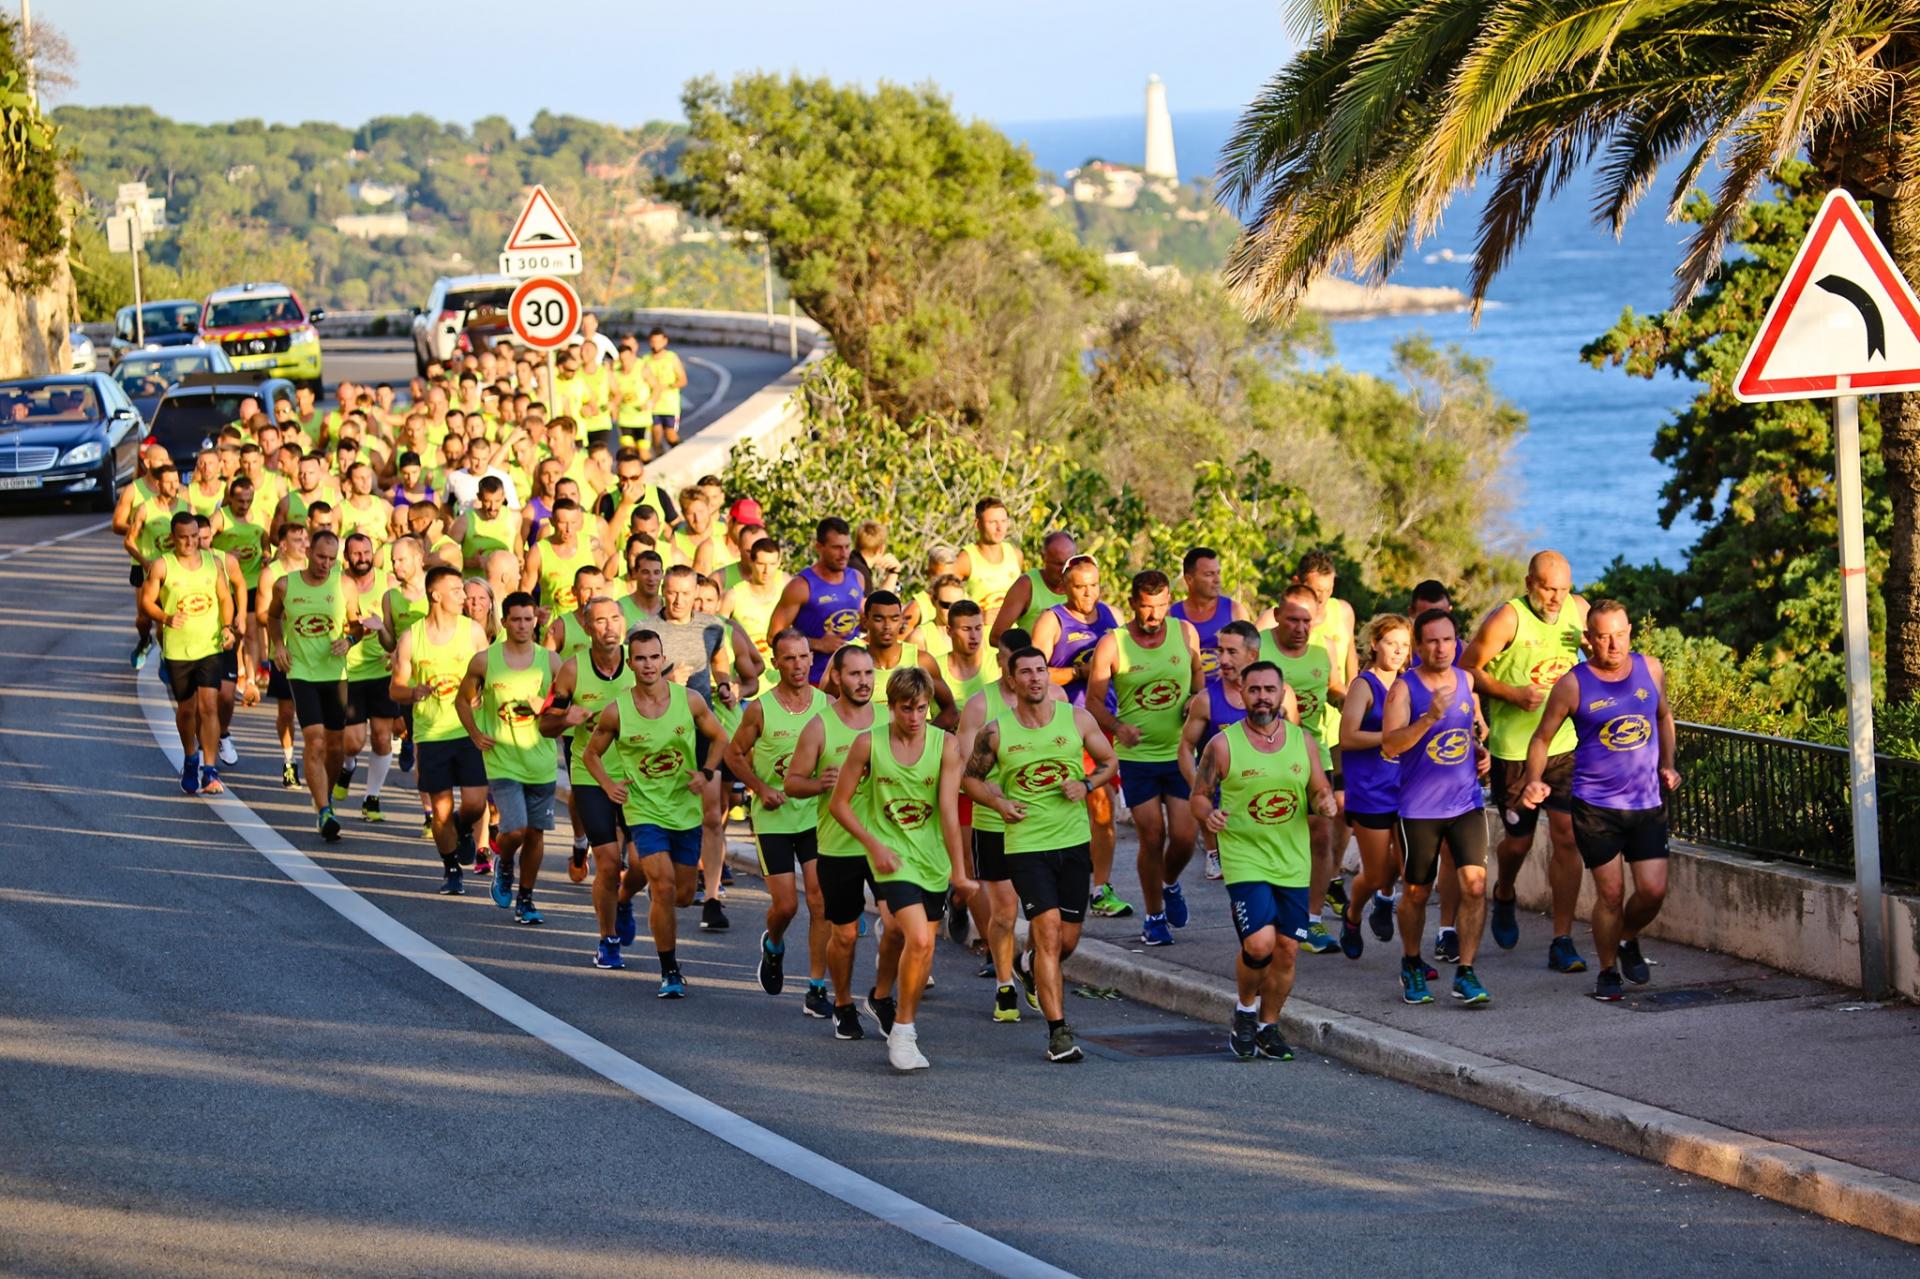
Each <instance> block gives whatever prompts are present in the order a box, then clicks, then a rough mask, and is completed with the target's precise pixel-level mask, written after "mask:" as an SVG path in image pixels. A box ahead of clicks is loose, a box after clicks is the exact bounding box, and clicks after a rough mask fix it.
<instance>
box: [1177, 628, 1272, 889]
mask: <svg viewBox="0 0 1920 1279" xmlns="http://www.w3.org/2000/svg"><path fill="white" fill-rule="evenodd" d="M1214 642H1215V643H1216V644H1217V645H1218V647H1219V650H1220V682H1219V683H1217V684H1208V685H1207V686H1206V687H1205V688H1203V689H1201V690H1200V691H1199V692H1198V693H1195V694H1194V695H1193V696H1192V697H1190V698H1188V699H1187V711H1186V720H1185V722H1184V723H1182V724H1181V726H1180V756H1179V762H1180V775H1181V777H1183V778H1184V779H1186V783H1187V785H1188V787H1189V788H1191V787H1192V786H1193V783H1194V779H1195V777H1196V775H1197V770H1198V767H1199V756H1200V750H1201V748H1202V747H1204V746H1205V745H1206V744H1207V743H1208V742H1210V741H1212V740H1213V737H1214V734H1216V733H1218V732H1220V731H1221V730H1223V729H1225V728H1227V727H1229V726H1230V725H1233V724H1238V723H1239V722H1240V721H1241V720H1243V719H1245V718H1246V717H1247V704H1246V700H1245V698H1244V697H1243V696H1242V694H1241V691H1240V675H1241V672H1243V671H1245V670H1246V669H1247V667H1249V666H1251V665H1253V663H1254V662H1256V661H1258V660H1259V658H1260V632H1259V630H1258V629H1257V628H1256V627H1255V626H1254V624H1253V623H1252V622H1248V621H1244V620H1242V619H1239V618H1236V619H1234V620H1233V621H1231V622H1228V623H1226V624H1225V625H1224V626H1222V627H1221V628H1220V630H1219V632H1218V633H1217V634H1216V635H1215V637H1214ZM1280 714H1281V716H1282V717H1283V718H1284V719H1285V720H1286V721H1287V722H1288V723H1289V724H1298V723H1299V722H1300V710H1299V707H1298V706H1297V705H1295V703H1294V699H1293V690H1292V689H1290V688H1287V687H1286V686H1285V685H1284V684H1283V685H1282V686H1281V690H1280ZM1218 802H1219V801H1218V800H1216V801H1215V803H1216V804H1217V803H1218ZM1199 836H1200V842H1201V843H1202V844H1204V845H1206V849H1207V859H1206V877H1207V878H1208V879H1219V878H1220V875H1221V872H1220V841H1219V838H1218V837H1217V836H1216V835H1215V834H1214V833H1213V832H1212V831H1210V830H1207V829H1206V828H1205V827H1202V828H1200V832H1199Z"/></svg>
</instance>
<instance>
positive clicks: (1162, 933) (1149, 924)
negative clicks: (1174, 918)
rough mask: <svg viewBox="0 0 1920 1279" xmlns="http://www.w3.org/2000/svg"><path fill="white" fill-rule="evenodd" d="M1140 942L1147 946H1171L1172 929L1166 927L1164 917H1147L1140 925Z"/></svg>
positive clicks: (1165, 918)
mask: <svg viewBox="0 0 1920 1279" xmlns="http://www.w3.org/2000/svg"><path fill="white" fill-rule="evenodd" d="M1140 940H1141V942H1142V943H1143V944H1145V945H1148V946H1171V945H1173V929H1172V928H1170V927H1168V925H1167V917H1166V916H1165V915H1148V916H1147V917H1146V919H1145V920H1144V921H1142V923H1141V927H1140Z"/></svg>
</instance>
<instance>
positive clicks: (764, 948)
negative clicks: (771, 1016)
mask: <svg viewBox="0 0 1920 1279" xmlns="http://www.w3.org/2000/svg"><path fill="white" fill-rule="evenodd" d="M786 986H787V948H786V946H785V945H784V944H783V945H782V946H781V947H780V948H779V949H778V950H775V949H774V946H773V939H772V938H771V937H770V936H769V935H768V934H767V933H765V932H762V933H761V934H760V989H762V990H764V991H766V992H767V993H768V994H769V995H777V994H779V993H780V992H781V991H782V990H785V989H786Z"/></svg>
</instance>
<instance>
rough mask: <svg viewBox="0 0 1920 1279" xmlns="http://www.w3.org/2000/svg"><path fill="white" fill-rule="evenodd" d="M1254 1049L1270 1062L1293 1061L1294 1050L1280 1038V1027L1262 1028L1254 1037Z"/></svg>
mask: <svg viewBox="0 0 1920 1279" xmlns="http://www.w3.org/2000/svg"><path fill="white" fill-rule="evenodd" d="M1253 1047H1254V1050H1255V1051H1256V1052H1258V1053H1259V1054H1260V1055H1261V1056H1262V1057H1265V1058H1266V1059H1267V1060H1268V1061H1292V1060H1293V1049H1292V1048H1290V1047H1288V1046H1287V1041H1286V1040H1284V1039H1282V1038H1280V1028H1279V1027H1278V1026H1262V1027H1261V1028H1260V1029H1259V1030H1258V1031H1257V1032H1255V1034H1254V1036H1253Z"/></svg>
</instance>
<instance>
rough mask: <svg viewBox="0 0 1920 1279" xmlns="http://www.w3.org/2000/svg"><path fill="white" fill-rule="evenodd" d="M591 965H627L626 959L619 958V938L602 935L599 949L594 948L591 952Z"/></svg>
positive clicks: (607, 966)
mask: <svg viewBox="0 0 1920 1279" xmlns="http://www.w3.org/2000/svg"><path fill="white" fill-rule="evenodd" d="M593 966H594V967H595V968H625V967H626V966H627V961H626V960H624V959H622V958H620V939H619V938H617V937H602V938H601V939H600V949H598V950H596V951H595V952H594V954H593Z"/></svg>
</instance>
